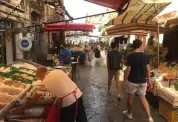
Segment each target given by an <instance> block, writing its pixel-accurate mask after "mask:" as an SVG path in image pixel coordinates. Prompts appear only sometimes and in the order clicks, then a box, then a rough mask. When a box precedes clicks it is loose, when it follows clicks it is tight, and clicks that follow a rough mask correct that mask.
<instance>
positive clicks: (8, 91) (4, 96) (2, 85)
mask: <svg viewBox="0 0 178 122" xmlns="http://www.w3.org/2000/svg"><path fill="white" fill-rule="evenodd" d="M26 87H27V85H26V84H23V83H21V82H18V81H14V80H12V79H1V81H0V109H2V108H4V107H5V106H6V105H8V104H10V103H11V102H12V101H13V100H14V99H15V98H16V97H17V96H18V95H19V94H20V93H21V92H22V91H23V90H25V88H26Z"/></svg>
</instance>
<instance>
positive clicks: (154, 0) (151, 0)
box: [141, 0, 173, 3]
mask: <svg viewBox="0 0 178 122" xmlns="http://www.w3.org/2000/svg"><path fill="white" fill-rule="evenodd" d="M141 1H142V2H144V3H169V2H172V1H173V0H141Z"/></svg>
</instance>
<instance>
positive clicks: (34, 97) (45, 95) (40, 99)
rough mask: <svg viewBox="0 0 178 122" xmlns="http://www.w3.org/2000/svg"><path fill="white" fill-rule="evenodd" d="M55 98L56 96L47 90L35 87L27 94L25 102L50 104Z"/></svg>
mask: <svg viewBox="0 0 178 122" xmlns="http://www.w3.org/2000/svg"><path fill="white" fill-rule="evenodd" d="M54 100H55V96H54V95H53V94H51V93H49V92H47V91H40V90H39V89H37V88H36V87H33V88H32V89H31V90H30V91H29V92H28V93H27V95H26V98H25V99H24V101H23V102H24V103H26V104H50V103H53V102H54Z"/></svg>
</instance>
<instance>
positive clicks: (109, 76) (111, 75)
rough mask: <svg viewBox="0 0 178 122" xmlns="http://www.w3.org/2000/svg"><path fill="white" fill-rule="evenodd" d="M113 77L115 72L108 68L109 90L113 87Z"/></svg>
mask: <svg viewBox="0 0 178 122" xmlns="http://www.w3.org/2000/svg"><path fill="white" fill-rule="evenodd" d="M112 78H113V74H112V72H111V71H109V70H108V90H110V88H111V85H112Z"/></svg>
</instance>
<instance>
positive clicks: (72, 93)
mask: <svg viewBox="0 0 178 122" xmlns="http://www.w3.org/2000/svg"><path fill="white" fill-rule="evenodd" d="M36 76H37V77H38V78H39V80H41V82H40V84H37V85H43V86H44V87H45V89H46V90H47V91H48V92H49V93H52V94H53V95H55V96H56V98H57V99H56V104H58V105H59V106H60V108H59V109H60V112H59V114H60V115H59V116H60V122H74V121H76V122H87V117H86V113H85V109H84V105H83V100H82V92H81V91H80V89H79V88H78V86H77V85H76V84H75V83H74V82H73V81H72V80H71V79H70V78H69V77H68V76H67V74H66V73H64V72H63V71H62V70H57V69H54V70H51V71H48V70H47V68H46V67H38V68H37V72H36Z"/></svg>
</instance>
